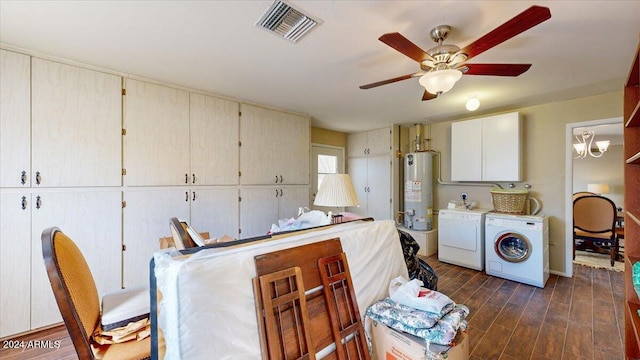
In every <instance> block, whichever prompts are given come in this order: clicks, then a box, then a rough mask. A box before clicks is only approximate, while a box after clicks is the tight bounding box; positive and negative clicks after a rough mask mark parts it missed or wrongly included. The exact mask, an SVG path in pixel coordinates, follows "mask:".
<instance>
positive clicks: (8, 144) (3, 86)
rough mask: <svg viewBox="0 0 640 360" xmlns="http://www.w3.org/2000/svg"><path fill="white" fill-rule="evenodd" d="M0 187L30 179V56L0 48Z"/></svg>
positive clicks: (25, 183) (25, 182) (15, 184)
mask: <svg viewBox="0 0 640 360" xmlns="http://www.w3.org/2000/svg"><path fill="white" fill-rule="evenodd" d="M0 79H1V80H0V187H29V186H30V179H31V159H30V157H31V59H30V57H29V56H27V55H23V54H18V53H14V52H10V51H5V50H0Z"/></svg>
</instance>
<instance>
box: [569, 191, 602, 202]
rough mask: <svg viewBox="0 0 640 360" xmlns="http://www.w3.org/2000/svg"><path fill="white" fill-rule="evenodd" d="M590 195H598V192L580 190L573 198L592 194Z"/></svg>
mask: <svg viewBox="0 0 640 360" xmlns="http://www.w3.org/2000/svg"><path fill="white" fill-rule="evenodd" d="M590 195H598V194H596V193H592V192H589V191H578V192H575V193H573V200H575V199H577V198H579V197H583V196H590Z"/></svg>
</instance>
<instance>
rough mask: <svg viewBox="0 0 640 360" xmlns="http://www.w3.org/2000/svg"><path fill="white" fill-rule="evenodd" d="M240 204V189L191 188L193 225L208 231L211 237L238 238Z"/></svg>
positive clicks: (197, 228) (200, 229)
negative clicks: (225, 236)
mask: <svg viewBox="0 0 640 360" xmlns="http://www.w3.org/2000/svg"><path fill="white" fill-rule="evenodd" d="M239 207H240V205H239V202H238V189H237V188H236V187H235V186H233V187H227V186H219V187H218V186H216V187H206V188H197V189H191V223H190V224H191V226H193V228H194V229H196V230H197V231H199V232H204V231H208V232H209V236H211V238H212V239H213V238H219V237H221V236H223V235H228V236H231V237H233V238H238V236H239V234H238V228H239V225H240V224H239V223H238V218H239V211H240V209H239Z"/></svg>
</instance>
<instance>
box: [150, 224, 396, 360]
mask: <svg viewBox="0 0 640 360" xmlns="http://www.w3.org/2000/svg"><path fill="white" fill-rule="evenodd" d="M335 237H339V238H340V240H341V244H342V249H343V251H344V252H345V253H346V255H347V260H348V262H349V268H350V271H351V277H352V281H353V286H354V290H355V293H356V298H357V300H358V308H359V311H360V315H361V316H364V314H365V311H366V308H367V307H368V306H369V305H371V304H372V303H374V302H376V301H378V300H380V299H382V298H384V297H386V296H387V295H388V291H387V290H388V285H389V282H390V281H391V279H393V278H395V277H397V276H401V275H402V276H404V277H405V278H407V277H408V273H407V267H406V265H405V262H404V256H403V253H402V247H401V245H400V240H399V238H398V233H397V231H396V228H395V223H394V222H393V221H392V220H382V221H374V222H352V223H345V224H341V225H337V226H332V227H329V228H324V229H318V230H313V231H310V232H303V233H301V234H295V233H294V234H293V235H291V236H290V237H285V238H282V239H272V240H269V241H261V242H257V243H251V244H248V245H244V246H238V247H234V248H226V249H206V250H202V251H199V252H197V253H195V254H193V255H192V256H190V257H188V258H186V259H185V258H182V259H180V258H174V257H172V256H171V255H170V254H169V253H167V252H158V253H156V255H155V256H154V257H155V275H156V278H157V289H158V290H159V291H160V292H161V293H162V300H161V302H160V303H159V305H158V307H159V316H158V325H159V327H160V328H161V329H162V331H163V336H164V339H165V344H166V355H165V359H213V358H215V359H221V360H224V359H251V360H253V359H259V358H261V354H260V340H259V333H258V325H257V320H256V314H255V304H254V295H253V287H252V279H253V278H254V277H255V276H256V271H255V265H254V256H256V255H260V254H265V253H270V252H273V251H277V250H282V249H287V248H291V247H295V246H300V245H305V244H309V243H312V242H317V241H322V240H327V239H331V238H335ZM316 350H320V349H316Z"/></svg>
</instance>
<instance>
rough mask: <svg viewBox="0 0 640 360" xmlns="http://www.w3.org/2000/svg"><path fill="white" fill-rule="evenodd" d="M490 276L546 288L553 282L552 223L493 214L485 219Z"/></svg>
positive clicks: (537, 219) (541, 217) (542, 219)
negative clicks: (551, 274)
mask: <svg viewBox="0 0 640 360" xmlns="http://www.w3.org/2000/svg"><path fill="white" fill-rule="evenodd" d="M485 241H486V247H485V259H486V272H487V274H489V275H493V276H498V277H501V278H505V279H509V280H513V281H518V282H521V283H525V284H529V285H534V286H538V287H541V288H544V285H545V283H546V282H547V279H549V219H548V218H547V217H546V216H531V215H507V214H496V213H489V214H487V216H486V218H485Z"/></svg>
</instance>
